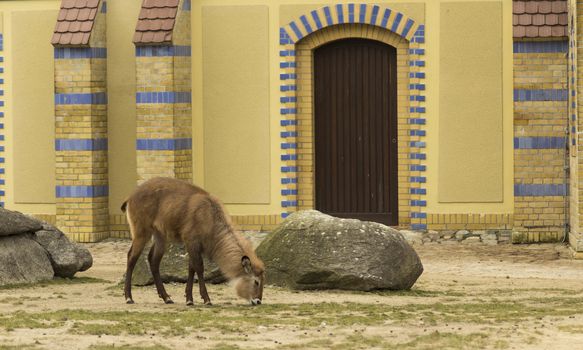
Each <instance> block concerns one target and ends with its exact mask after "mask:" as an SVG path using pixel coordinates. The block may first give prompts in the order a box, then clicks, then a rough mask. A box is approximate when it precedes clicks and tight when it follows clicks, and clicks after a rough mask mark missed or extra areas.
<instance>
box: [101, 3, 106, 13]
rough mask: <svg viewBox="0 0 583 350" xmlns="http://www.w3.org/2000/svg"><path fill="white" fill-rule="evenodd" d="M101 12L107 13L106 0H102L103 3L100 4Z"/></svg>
mask: <svg viewBox="0 0 583 350" xmlns="http://www.w3.org/2000/svg"><path fill="white" fill-rule="evenodd" d="M101 13H107V1H106V0H103V3H102V4H101Z"/></svg>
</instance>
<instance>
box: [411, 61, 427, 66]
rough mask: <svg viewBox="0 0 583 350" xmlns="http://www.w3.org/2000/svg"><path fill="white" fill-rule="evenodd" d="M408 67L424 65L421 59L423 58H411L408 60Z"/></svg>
mask: <svg viewBox="0 0 583 350" xmlns="http://www.w3.org/2000/svg"><path fill="white" fill-rule="evenodd" d="M409 67H425V61H423V60H411V61H409Z"/></svg>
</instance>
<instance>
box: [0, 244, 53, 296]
mask: <svg viewBox="0 0 583 350" xmlns="http://www.w3.org/2000/svg"><path fill="white" fill-rule="evenodd" d="M53 275H54V273H53V268H52V267H51V262H50V261H49V257H48V255H47V252H46V251H45V250H44V249H43V248H42V247H41V246H40V245H39V244H38V243H36V242H35V241H34V240H32V239H31V235H30V234H22V235H18V236H8V237H0V285H7V284H17V283H35V282H40V281H44V280H50V279H52V278H53Z"/></svg>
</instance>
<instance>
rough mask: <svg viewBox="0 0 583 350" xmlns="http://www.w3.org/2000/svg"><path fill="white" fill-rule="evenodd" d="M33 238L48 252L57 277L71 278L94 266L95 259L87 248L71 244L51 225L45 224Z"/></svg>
mask: <svg viewBox="0 0 583 350" xmlns="http://www.w3.org/2000/svg"><path fill="white" fill-rule="evenodd" d="M32 238H33V239H34V240H35V241H36V242H37V243H38V244H40V245H41V246H42V247H43V248H44V249H45V250H46V251H47V253H48V256H49V259H50V262H51V265H52V267H53V270H54V271H55V276H58V277H66V278H71V277H73V276H74V275H75V273H77V272H78V271H85V270H87V269H89V268H90V267H91V266H92V265H93V257H92V256H91V253H90V252H89V250H87V248H85V247H83V246H81V245H80V244H78V243H75V242H71V241H70V240H69V239H68V238H67V236H65V234H64V233H63V232H61V231H59V230H58V229H56V228H55V227H53V226H51V225H48V224H44V225H43V227H42V230H40V231H37V232H35V234H34V235H33V236H32Z"/></svg>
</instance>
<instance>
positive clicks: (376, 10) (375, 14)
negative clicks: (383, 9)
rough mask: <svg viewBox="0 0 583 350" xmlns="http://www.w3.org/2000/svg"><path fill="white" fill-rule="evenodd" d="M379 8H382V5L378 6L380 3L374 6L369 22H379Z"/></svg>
mask: <svg viewBox="0 0 583 350" xmlns="http://www.w3.org/2000/svg"><path fill="white" fill-rule="evenodd" d="M379 10H380V7H378V5H374V6H373V7H372V15H371V17H370V23H369V24H372V25H376V24H377V17H378V15H379Z"/></svg>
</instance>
